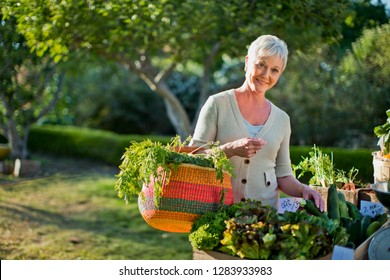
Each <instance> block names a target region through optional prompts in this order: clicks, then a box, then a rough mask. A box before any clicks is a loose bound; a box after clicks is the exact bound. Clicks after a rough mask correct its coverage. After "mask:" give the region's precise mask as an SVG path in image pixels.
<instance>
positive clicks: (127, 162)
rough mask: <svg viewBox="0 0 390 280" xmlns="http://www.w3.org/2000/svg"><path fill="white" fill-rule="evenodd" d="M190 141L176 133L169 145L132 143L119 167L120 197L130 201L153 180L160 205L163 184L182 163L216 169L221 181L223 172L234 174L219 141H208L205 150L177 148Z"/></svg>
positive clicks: (149, 142)
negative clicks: (191, 150)
mask: <svg viewBox="0 0 390 280" xmlns="http://www.w3.org/2000/svg"><path fill="white" fill-rule="evenodd" d="M190 140H191V137H188V138H187V139H186V140H185V141H184V142H181V140H180V137H179V136H176V137H173V138H172V139H171V141H170V142H169V143H168V144H166V145H163V144H162V143H160V142H153V141H151V140H150V139H146V140H144V141H142V142H132V143H131V145H130V146H129V147H128V148H126V151H125V153H124V154H123V156H122V163H121V164H120V166H119V169H120V171H119V174H118V175H117V177H118V180H117V183H116V184H115V189H116V191H117V192H118V196H119V197H121V198H124V200H125V201H126V202H127V201H128V200H129V199H130V197H132V196H133V195H138V194H139V193H140V192H141V190H142V187H143V186H144V185H147V186H150V184H151V183H152V182H153V190H154V199H155V201H154V202H155V204H156V205H158V200H159V197H160V195H161V193H162V189H163V186H164V184H167V183H168V182H169V179H170V174H171V171H172V170H175V169H177V167H178V166H179V164H182V163H187V164H194V165H197V166H202V167H208V168H214V169H215V171H216V179H218V180H220V181H221V182H222V181H223V173H224V172H226V173H228V174H230V175H233V165H232V164H231V162H230V160H229V159H228V158H227V157H226V155H225V153H224V152H223V151H222V150H221V149H220V148H219V143H208V145H207V146H208V147H209V148H208V150H207V152H205V153H181V152H178V151H176V149H178V148H181V147H184V146H185V145H187V144H188V143H189V141H190Z"/></svg>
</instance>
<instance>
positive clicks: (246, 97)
mask: <svg viewBox="0 0 390 280" xmlns="http://www.w3.org/2000/svg"><path fill="white" fill-rule="evenodd" d="M287 58H288V49H287V45H286V43H285V42H284V41H282V40H281V39H279V38H277V37H276V36H273V35H262V36H260V37H258V38H257V39H256V40H254V41H253V42H252V43H251V45H250V46H249V49H248V54H247V55H246V57H245V81H244V83H243V84H242V85H241V87H239V88H236V89H230V90H227V91H224V92H220V93H218V94H215V95H212V96H210V97H209V99H208V100H207V102H206V103H205V105H204V106H203V108H202V110H201V112H200V114H199V119H198V122H197V125H196V128H195V132H194V136H193V140H192V141H191V144H192V145H195V146H203V145H205V144H207V143H208V142H215V141H218V142H220V143H221V149H222V150H223V151H224V152H225V153H226V155H227V156H228V158H229V159H230V161H231V162H232V164H233V165H234V167H235V169H234V173H235V174H236V175H237V176H236V178H233V179H232V186H233V193H234V201H235V202H239V201H240V200H241V199H244V198H250V199H256V200H260V201H261V202H262V203H264V204H267V205H271V206H273V207H275V208H276V207H277V201H278V198H279V191H282V192H284V193H286V194H288V195H291V196H297V197H303V198H305V199H312V200H314V201H315V203H316V205H317V207H319V208H320V209H321V210H323V209H324V201H323V200H322V199H321V197H320V195H319V194H318V193H317V192H316V191H314V190H312V189H311V188H309V187H308V186H305V185H303V184H301V183H300V182H299V181H298V180H297V179H296V178H295V177H294V176H293V172H292V169H291V161H290V154H289V143H290V134H291V127H290V118H289V116H288V115H287V114H286V113H285V112H284V111H282V110H281V109H279V108H278V107H277V106H276V105H274V104H273V103H272V102H270V101H269V100H268V99H267V98H266V96H265V94H266V92H268V91H269V90H270V89H272V88H273V87H274V85H275V84H276V83H277V82H278V80H279V78H280V76H281V75H282V73H283V71H284V69H285V67H286V63H287Z"/></svg>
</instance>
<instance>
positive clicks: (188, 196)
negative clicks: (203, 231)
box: [138, 164, 233, 233]
mask: <svg viewBox="0 0 390 280" xmlns="http://www.w3.org/2000/svg"><path fill="white" fill-rule="evenodd" d="M221 195H223V197H221ZM221 200H222V201H223V203H224V204H226V205H231V204H232V203H233V190H232V186H231V176H230V175H229V174H227V173H225V174H224V178H223V182H222V183H221V182H220V181H219V180H217V179H216V173H215V170H214V169H212V168H206V167H200V166H197V165H193V164H180V165H179V167H178V168H177V170H171V174H170V179H169V182H168V184H163V189H162V195H161V196H160V198H159V200H158V206H156V205H155V203H154V187H153V184H150V185H148V186H144V187H143V190H142V192H141V194H140V195H139V198H138V208H139V210H140V212H141V216H142V217H143V218H144V220H145V221H146V223H148V224H149V225H150V226H151V227H153V228H156V229H159V230H162V231H167V232H180V233H189V232H190V230H191V226H192V224H193V222H194V221H195V220H196V219H197V218H198V217H199V216H200V215H201V214H203V213H205V212H208V211H216V210H217V209H218V206H219V205H220V203H221Z"/></svg>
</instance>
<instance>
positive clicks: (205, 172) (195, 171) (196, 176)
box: [170, 164, 231, 187]
mask: <svg viewBox="0 0 390 280" xmlns="http://www.w3.org/2000/svg"><path fill="white" fill-rule="evenodd" d="M170 180H171V181H185V182H187V183H192V184H202V185H211V186H220V185H224V186H225V187H227V186H230V185H231V181H230V180H231V176H230V175H229V174H227V173H224V174H223V183H222V184H221V182H220V181H219V180H218V179H217V178H216V171H215V169H212V168H206V167H199V166H196V165H192V164H181V165H179V166H178V168H177V170H172V172H171V175H170Z"/></svg>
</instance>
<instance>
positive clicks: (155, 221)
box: [141, 210, 200, 233]
mask: <svg viewBox="0 0 390 280" xmlns="http://www.w3.org/2000/svg"><path fill="white" fill-rule="evenodd" d="M141 215H142V217H143V218H144V220H145V222H146V223H147V224H148V225H150V226H151V227H153V228H156V229H159V230H163V231H168V232H182V233H189V232H190V230H191V227H192V224H193V222H194V221H195V220H196V219H197V218H198V217H199V216H200V215H199V214H190V213H184V212H171V211H163V210H146V211H144V212H142V213H141Z"/></svg>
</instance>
